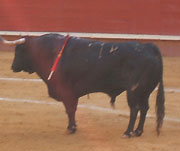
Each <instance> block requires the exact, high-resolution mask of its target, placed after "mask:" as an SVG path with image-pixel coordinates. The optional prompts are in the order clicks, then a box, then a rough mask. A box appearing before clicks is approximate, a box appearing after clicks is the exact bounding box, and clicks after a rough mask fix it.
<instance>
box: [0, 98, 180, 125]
mask: <svg viewBox="0 0 180 151" xmlns="http://www.w3.org/2000/svg"><path fill="white" fill-rule="evenodd" d="M0 101H7V102H19V103H34V104H45V105H60V103H59V102H49V101H40V100H31V99H14V98H3V97H0ZM78 107H79V108H85V109H90V110H96V111H101V112H106V113H111V114H120V115H123V116H129V112H126V111H120V110H117V109H112V108H105V107H99V106H95V105H87V104H79V105H78ZM147 117H149V118H155V115H150V114H148V115H147ZM165 120H166V121H169V122H177V123H180V118H175V117H167V116H166V117H165Z"/></svg>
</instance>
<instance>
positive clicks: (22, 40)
mask: <svg viewBox="0 0 180 151" xmlns="http://www.w3.org/2000/svg"><path fill="white" fill-rule="evenodd" d="M0 41H2V42H3V43H4V44H5V45H19V44H23V43H25V41H26V38H20V39H18V40H13V41H9V40H5V39H4V38H3V37H1V36H0Z"/></svg>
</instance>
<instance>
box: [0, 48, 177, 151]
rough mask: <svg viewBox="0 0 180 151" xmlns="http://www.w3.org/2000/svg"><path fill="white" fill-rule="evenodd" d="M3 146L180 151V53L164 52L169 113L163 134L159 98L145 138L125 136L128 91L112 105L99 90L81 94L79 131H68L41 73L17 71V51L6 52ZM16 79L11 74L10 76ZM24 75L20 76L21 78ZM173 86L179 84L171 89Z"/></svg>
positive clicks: (15, 150)
mask: <svg viewBox="0 0 180 151" xmlns="http://www.w3.org/2000/svg"><path fill="white" fill-rule="evenodd" d="M0 58H1V59H0V71H1V72H0V151H179V150H180V58H179V57H173V58H170V57H164V83H165V88H168V89H166V93H165V96H166V118H165V120H164V125H163V128H162V131H161V135H160V136H159V137H157V135H156V131H155V127H156V119H155V97H156V91H154V92H153V94H152V95H151V98H150V110H149V111H148V117H147V119H146V123H145V129H144V133H143V135H142V136H141V137H133V138H130V139H124V138H122V137H121V136H122V134H123V132H124V131H125V129H126V128H127V124H128V120H129V115H128V114H129V108H128V105H127V101H126V93H123V94H122V95H120V96H119V97H118V98H117V101H116V109H115V110H113V109H111V107H110V105H109V97H108V96H106V95H104V94H102V93H96V94H91V95H90V99H88V98H87V96H84V97H82V98H80V101H79V106H78V111H77V113H76V119H77V123H78V131H77V133H76V134H73V135H69V134H67V133H66V126H67V117H66V114H65V110H64V107H63V105H62V104H61V103H58V102H56V101H55V100H53V99H51V98H49V97H48V94H47V88H46V85H45V84H44V83H43V82H41V81H32V80H31V81H25V80H21V79H22V78H24V79H37V78H38V77H37V75H35V74H32V75H29V74H27V73H13V72H12V71H11V70H10V68H11V63H12V60H13V53H12V52H3V51H0ZM9 78H11V79H9ZM17 78H18V79H19V80H18V79H17ZM169 88H173V89H169Z"/></svg>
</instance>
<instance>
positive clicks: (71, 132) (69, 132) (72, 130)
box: [67, 125, 76, 134]
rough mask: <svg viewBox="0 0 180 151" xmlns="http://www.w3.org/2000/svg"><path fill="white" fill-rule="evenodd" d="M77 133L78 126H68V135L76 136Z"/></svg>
mask: <svg viewBox="0 0 180 151" xmlns="http://www.w3.org/2000/svg"><path fill="white" fill-rule="evenodd" d="M75 132H76V126H74V125H73V126H68V128H67V133H68V134H74V133H75Z"/></svg>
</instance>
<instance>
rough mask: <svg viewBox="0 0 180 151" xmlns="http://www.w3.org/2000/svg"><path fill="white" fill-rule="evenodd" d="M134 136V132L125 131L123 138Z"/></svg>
mask: <svg viewBox="0 0 180 151" xmlns="http://www.w3.org/2000/svg"><path fill="white" fill-rule="evenodd" d="M132 136H134V132H125V133H124V134H123V135H122V138H131V137H132Z"/></svg>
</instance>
